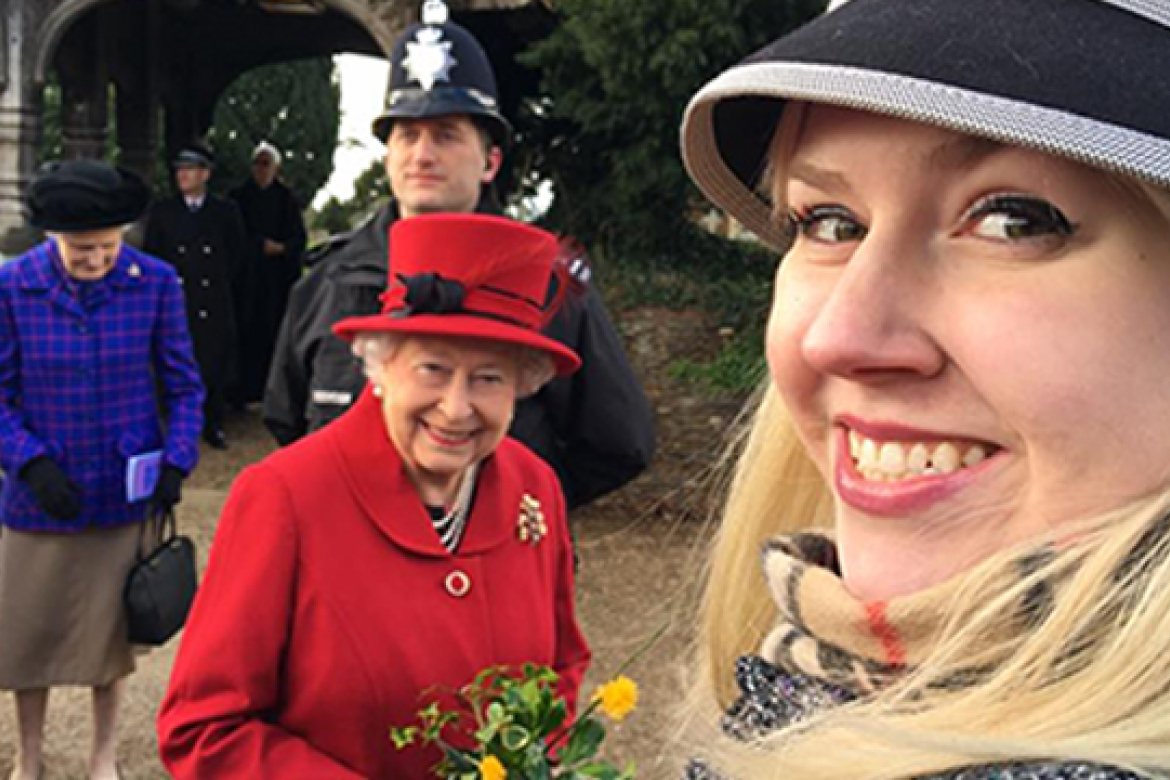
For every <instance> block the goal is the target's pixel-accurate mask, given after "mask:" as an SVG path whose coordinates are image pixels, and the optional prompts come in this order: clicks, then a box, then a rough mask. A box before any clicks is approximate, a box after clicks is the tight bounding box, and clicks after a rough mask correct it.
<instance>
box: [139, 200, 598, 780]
mask: <svg viewBox="0 0 1170 780" xmlns="http://www.w3.org/2000/svg"><path fill="white" fill-rule="evenodd" d="M390 235H391V242H390V246H391V250H390V252H391V255H390V268H391V282H390V286H389V289H388V290H387V293H386V295H385V296H384V300H385V307H384V310H383V313H382V314H381V315H376V316H372V317H362V318H351V319H349V320H344V321H342V322H341V323H339V324H338V325H337V326H335V330H336V332H337V333H338V335H340V336H341V337H343V338H346V339H348V340H350V341H352V342H353V344H354V352H355V354H358V355H359V356H360V357H361V358H362V359H363V360H364V362H365V364H366V370H367V373H368V375H369V377H370V386H369V387H367V389H366V392H365V393H364V395H363V397H362V398H361V400H360V401H359V402H358V403H357V404H356V405H355V406H354V407H353V408H352V409H351V410H350V411H349V412H348V413H347V414H346V415H345V416H343V417H342V418H341V419H340V420H338V421H337V422H336V423H335V424H333V425H330V426H329V427H327V428H325V429H323V430H322V431H319V432H318V433H316V434H314V435H312V436H310V437H308V438H307V439H304V440H302V441H300V442H298V443H297V444H296V445H294V446H292V447H289V448H287V449H285V450H281V451H280V452H278V453H276V454H274V455H272V456H271V457H269V458H268V459H267V460H265V461H263V462H261V463H259V464H258V465H255V466H253V467H251V468H249V469H248V470H246V471H245V472H244V473H243V474H242V475H241V476H240V478H239V479H238V481H237V482H236V484H235V485H234V487H233V489H232V492H231V495H230V496H229V498H228V501H227V504H226V506H225V508H224V513H223V517H222V518H221V520H220V525H219V529H218V532H217V535H216V539H215V543H214V545H213V547H212V553H211V559H210V563H209V565H208V569H207V574H206V577H205V579H204V582H203V586H202V588H201V590H200V592H199V595H198V597H197V599H196V602H195V606H194V608H193V611H192V614H191V618H190V621H189V623H188V626H187V630H186V632H185V635H184V637H183V641H182V646H181V649H180V651H179V655H178V659H177V661H176V663H175V667H174V671H173V674H172V677H171V682H170V687H169V690H168V691H167V694H166V698H165V700H164V701H163V705H162V710H161V713H160V715H159V732H160V745H161V752H162V757H163V760H164V762H165V763H166V765H167V767H168V769H169V770H170V771H171V772H172V773H173V775H174V776H175V777H177V778H196V777H198V778H209V777H216V778H220V777H223V778H226V777H248V778H264V777H273V778H282V780H290V779H295V778H331V779H332V778H338V779H342V778H418V777H424V776H426V774H427V772H428V770H429V768H430V767H431V766H432V765H433V764H434V763H436V762H437V761H438V759H439V757H440V756H439V755H438V753H437V752H436V751H434V750H433V749H422V748H418V749H411V750H406V751H402V752H399V751H397V750H395V748H394V746H393V745H392V744H391V742H390V739H389V736H388V734H389V729H390V727H391V726H394V725H404V724H406V723H408V722H410V721H411V720H412V719H413V714H414V713H415V711H416V710H417V709H418V708H419V706H420V704H421V703H422V702H423V701H424V699H425V696H426V695H427V694H429V693H431V691H430V689H433V688H436V687H437V689H442V688H449V689H454V688H457V687H458V686H460V685H463V684H465V683H467V682H469V681H470V680H471V679H472V677H474V675H475V674H476V672H477V671H478V670H480V669H482V668H483V667H486V666H492V665H501V664H503V665H519V664H523V663H526V662H532V663H536V664H545V665H548V666H551V667H552V668H553V669H555V670H556V671H557V672H558V673H559V674H560V682H559V685H560V689H561V693H563V694H564V695H565V696H566V697H567V698H568V700H569V702H570V706H572V704H573V702H574V701H575V698H576V692H577V689H578V687H579V685H580V682H581V677H582V675H583V674H584V672H585V669H586V667H587V665H588V662H589V650H588V648H587V646H586V644H585V640H584V639H583V637H582V635H581V632H580V630H579V628H578V626H577V621H576V617H575V611H574V596H573V563H572V552H571V548H570V539H569V533H568V528H567V525H566V518H565V508H564V499H563V497H562V494H561V489H560V486H559V484H558V483H557V480H556V477H555V476H554V474H553V472H552V470H551V469H550V468H549V467H548V466H547V465H545V464H544V463H543V462H542V461H541V460H540V459H539V458H537V457H536V456H535V455H533V454H532V453H531V452H530V451H529V450H527V449H526V448H524V446H523V445H521V444H519V443H517V442H516V441H513V440H511V439H509V438H506V436H505V433H506V431H507V428H508V423H509V421H510V419H511V415H512V408H513V404H514V402H515V399H516V398H517V397H519V396H522V395H524V394H526V393H532V392H535V391H536V390H537V389H538V388H539V387H540V386H541V385H542V384H543V383H544V382H546V381H547V380H548V379H550V378H551V377H552V376H554V375H557V374H567V373H570V372H572V371H573V370H575V369H576V367H577V366H578V365H579V361H578V359H577V356H576V355H575V354H573V352H572V351H570V350H569V349H568V348H566V347H564V346H562V345H561V344H559V343H557V342H555V341H551V340H549V339H547V338H545V337H544V336H542V335H540V333H539V331H538V329H539V327H540V323H541V320H542V318H543V317H544V316H545V314H546V312H545V311H544V310H543V306H542V301H543V300H544V291H545V290H546V289H547V287H548V280H549V276H550V271H551V267H552V262H553V258H554V257H555V255H556V241H555V239H554V237H553V236H552V235H550V234H548V233H545V232H544V231H541V230H537V229H535V228H532V227H529V226H526V225H523V224H520V223H517V222H513V221H511V220H507V219H502V218H498V217H490V216H484V215H465V214H459V215H454V214H444V215H439V214H435V215H425V216H419V217H416V218H414V219H409V220H403V221H401V222H398V223H396V224H395V225H394V227H393V228H392V229H391V234H390ZM541 514H542V515H543V526H544V532H543V533H541V532H539V529H537V530H538V532H537V533H535V534H532V533H529V531H530V530H532V529H533V528H534V527H536V526H540V525H541V524H540V523H539V522H536V523H534V521H535V520H537V519H538V517H539V516H540V515H541Z"/></svg>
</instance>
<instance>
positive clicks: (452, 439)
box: [422, 422, 475, 449]
mask: <svg viewBox="0 0 1170 780" xmlns="http://www.w3.org/2000/svg"><path fill="white" fill-rule="evenodd" d="M422 428H423V430H424V431H426V433H427V436H429V437H430V439H431V441H433V442H434V443H435V444H437V445H439V446H440V447H445V448H447V449H456V448H459V447H465V446H467V445H468V444H470V443H471V440H472V439H473V438H474V437H475V431H447V430H443V429H441V428H436V427H435V426H433V425H431V424H429V423H427V422H423V423H422Z"/></svg>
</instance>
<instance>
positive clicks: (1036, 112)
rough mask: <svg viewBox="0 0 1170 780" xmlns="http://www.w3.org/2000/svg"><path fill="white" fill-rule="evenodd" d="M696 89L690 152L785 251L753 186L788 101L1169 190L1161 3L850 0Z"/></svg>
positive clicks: (1168, 11)
mask: <svg viewBox="0 0 1170 780" xmlns="http://www.w3.org/2000/svg"><path fill="white" fill-rule="evenodd" d="M834 5H835V6H839V7H837V8H835V9H834V10H833V11H832V12H831V13H828V14H826V15H824V16H821V17H819V18H818V19H815V20H814V21H812V22H810V23H809V24H807V25H805V26H804V27H802V28H800V29H799V30H796V31H795V32H793V33H792V34H790V35H787V36H784V37H783V38H780V39H779V40H777V41H774V42H773V43H771V44H769V45H768V46H766V47H765V48H763V49H761V50H760V51H758V52H756V53H755V54H753V55H751V56H750V57H748V58H747V59H745V60H744V61H743V62H741V63H739V64H738V65H736V66H734V67H732V68H730V69H729V70H727V71H725V72H723V73H722V74H720V75H719V76H718V77H716V78H715V79H714V80H712V81H711V82H710V83H708V84H707V85H706V86H704V87H703V88H702V89H701V90H700V91H699V92H698V93H697V94H696V95H695V96H694V98H692V100H691V102H690V105H688V107H687V110H686V114H685V116H684V118H683V123H682V155H683V161H684V163H685V164H686V166H687V170H688V172H689V173H690V175H691V177H692V178H693V179H694V180H695V182H696V183H697V184H698V186H699V188H700V189H702V191H703V192H704V194H706V195H707V197H708V198H710V199H711V200H712V201H713V202H714V203H716V204H717V205H719V206H720V207H722V208H723V209H725V210H726V211H727V212H728V213H730V214H731V215H732V216H734V217H736V218H737V219H739V220H740V221H741V222H742V223H743V224H744V225H745V226H746V227H747V228H749V229H750V230H752V231H753V232H755V233H756V234H757V235H759V236H760V237H761V238H762V239H763V240H765V241H767V242H769V243H771V244H773V245H777V246H778V245H780V244H782V242H783V240H784V237H783V231H782V228H781V226H780V225H778V224H777V223H776V222H775V221H774V220H773V219H772V216H771V210H772V206H771V204H770V203H769V200H768V197H767V194H766V193H764V192H762V191H761V186H760V185H761V175H762V173H763V171H764V167H765V164H766V162H767V159H766V158H767V152H768V145H769V143H770V142H771V139H772V135H773V133H774V132H775V129H776V124H777V121H778V120H779V118H780V114H781V112H782V111H783V109H784V103H785V101H786V100H789V99H792V100H801V101H809V102H815V103H827V104H832V105H838V106H844V107H847V108H853V109H858V110H863V111H871V112H874V113H879V114H887V115H890V116H895V117H900V118H904V119H910V120H913V121H917V122H923V123H926V124H931V125H936V126H939V127H943V128H947V129H950V130H954V131H957V132H961V133H966V134H970V135H976V136H981V137H985V138H990V139H992V140H996V141H1001V142H1003V143H1008V144H1015V145H1019V146H1026V147H1030V148H1034V149H1038V150H1040V151H1043V152H1047V153H1049V154H1054V155H1060V156H1063V157H1068V158H1071V159H1073V160H1077V161H1079V162H1082V163H1085V164H1088V165H1092V166H1095V167H1098V168H1102V169H1104V170H1107V171H1112V172H1115V173H1120V174H1123V175H1126V176H1130V177H1133V178H1135V179H1139V180H1142V181H1146V182H1151V183H1153V184H1158V185H1162V186H1166V187H1170V0H849V2H845V3H835V4H834Z"/></svg>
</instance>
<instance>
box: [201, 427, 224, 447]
mask: <svg viewBox="0 0 1170 780" xmlns="http://www.w3.org/2000/svg"><path fill="white" fill-rule="evenodd" d="M203 441H205V442H207V444H208V446H210V447H211V448H212V449H215V450H226V449H227V436H224V435H223V429H222V428H209V429H208V430H206V431H204V432H203Z"/></svg>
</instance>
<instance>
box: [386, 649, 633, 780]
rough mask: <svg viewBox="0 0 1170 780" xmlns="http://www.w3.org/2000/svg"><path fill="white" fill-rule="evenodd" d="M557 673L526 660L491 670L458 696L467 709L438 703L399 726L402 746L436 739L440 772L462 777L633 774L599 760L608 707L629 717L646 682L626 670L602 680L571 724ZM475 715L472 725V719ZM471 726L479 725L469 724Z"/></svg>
mask: <svg viewBox="0 0 1170 780" xmlns="http://www.w3.org/2000/svg"><path fill="white" fill-rule="evenodd" d="M556 682H557V674H556V672H554V671H553V670H552V669H550V668H548V667H547V666H535V665H531V664H526V665H525V666H524V667H523V668H522V669H521V670H519V673H517V672H516V670H510V669H508V668H506V667H498V666H497V667H489V668H487V669H484V670H483V671H482V672H480V673H479V674H478V675H476V677H475V679H474V680H472V681H471V682H470V683H469V684H467V685H465V686H463V687H462V688H461V689H459V691H458V692H457V694H456V699H457V701H458V702H459V706H460V709H457V710H447V709H443V708H442V707H440V706H439V704H438V703H437V702H436V703H432V704H430V705H428V706H427V707H425V708H424V709H422V710H420V711H419V713H418V725H415V726H406V727H404V728H394V729H391V730H390V737H391V739H392V740H393V741H394V745H395V746H396V747H397V748H399V749H402V748H405V747H407V746H409V745H412V744H416V743H420V744H434V745H438V746H439V748H440V749H442V751H443V759H442V761H440V762H439V764H438V765H437V766H436V767H435V772H436V774H437V776H439V777H445V778H458V780H505V778H512V780H587V779H592V780H628V779H629V778H633V777H634V767H633V765H632V764H631V765H629V766H627V767H626V768H625V769H621V770H619V769H618V768H617V767H615V766H614V765H613V764H611V763H609V762H608V761H605V760H602V759H599V758H598V757H597V752H598V750H599V749H600V747H601V743H602V741H603V740H604V739H605V726H604V725H603V724H602V722H601V721H600V720H599V719H598V718H597V717H596V715H597V714H598V713H599V712H600V713H601V714H603V715H605V716H606V717H607V718H609V719H610V720H613V721H615V722H616V721H621V720H622V719H623V718H625V717H626V715H628V714H629V713H630V712H631V711H632V710H633V709H634V707H635V706H636V705H637V702H638V686H637V684H636V683H634V681H633V680H631V679H630V678H628V677H625V676H624V675H618V676H617V677H615V678H614V679H613V680H611V681H610V682H608V683H606V684H604V685H602V686H600V687H599V688H598V689H597V692H596V693H595V694H594V696H593V698H592V699H591V700H590V702H589V704H588V706H587V707H586V708H585V709H584V711H582V712H581V714H580V715H579V716H578V717H577V719H576V720H574V721H573V722H572V723H571V724H566V722H565V721H566V719H567V717H568V708H567V706H566V705H565V701H564V699H563V698H561V697H560V696H557V695H556V692H555V687H556ZM467 718H470V719H471V721H472V722H471V723H470V724H467V723H466V722H465V719H467ZM468 725H470V726H471V728H468ZM448 726H452V727H459V728H461V730H463V731H467V732H469V734H470V737H471V741H472V742H473V744H472V745H470V746H467V747H456V746H455V745H453V744H452V743H451V742H449V741H447V739H446V738H445V737H444V734H443V732H444V729H446V728H447V727H448Z"/></svg>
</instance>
